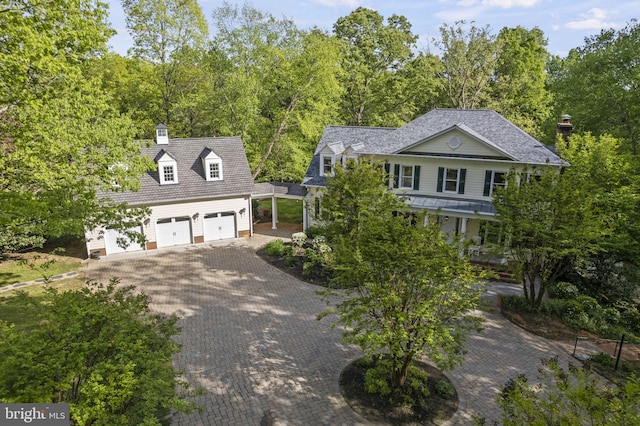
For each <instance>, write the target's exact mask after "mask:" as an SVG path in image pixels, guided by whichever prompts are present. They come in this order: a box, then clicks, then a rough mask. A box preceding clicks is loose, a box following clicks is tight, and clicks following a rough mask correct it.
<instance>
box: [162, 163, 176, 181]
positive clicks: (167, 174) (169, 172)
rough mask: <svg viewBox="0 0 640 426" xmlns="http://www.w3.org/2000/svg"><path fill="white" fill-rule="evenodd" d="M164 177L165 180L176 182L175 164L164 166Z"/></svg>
mask: <svg viewBox="0 0 640 426" xmlns="http://www.w3.org/2000/svg"><path fill="white" fill-rule="evenodd" d="M162 177H163V180H164V181H165V182H175V173H174V171H173V166H162Z"/></svg>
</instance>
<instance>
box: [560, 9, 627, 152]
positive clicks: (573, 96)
mask: <svg viewBox="0 0 640 426" xmlns="http://www.w3.org/2000/svg"><path fill="white" fill-rule="evenodd" d="M639 51H640V23H639V22H638V21H636V20H631V21H630V22H629V23H628V24H627V25H626V26H625V27H624V28H622V29H619V30H614V29H609V30H602V31H601V32H600V34H598V35H595V36H593V37H589V38H587V39H586V40H585V44H584V46H582V47H578V48H576V49H573V50H571V51H570V52H569V55H568V56H567V58H565V59H564V60H560V59H557V58H556V59H555V60H554V63H553V64H552V66H551V67H550V70H549V75H550V89H551V92H552V93H553V98H554V103H555V111H556V114H555V115H554V116H555V117H559V116H560V115H561V114H566V113H569V114H571V116H572V117H573V120H572V121H573V123H574V126H575V131H576V132H578V133H586V132H587V131H589V132H591V133H593V134H594V135H596V136H599V135H604V134H610V135H612V136H614V137H616V138H619V139H621V140H623V141H625V144H624V145H623V148H624V149H625V150H626V151H628V152H631V153H633V154H637V152H638V142H639V141H640V84H639V83H638V81H640V80H639V79H638V75H639V73H640V63H638V52H639Z"/></svg>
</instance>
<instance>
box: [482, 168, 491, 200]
mask: <svg viewBox="0 0 640 426" xmlns="http://www.w3.org/2000/svg"><path fill="white" fill-rule="evenodd" d="M491 175H492V173H491V170H487V171H486V172H484V193H483V195H484V196H485V197H488V196H489V194H490V193H491Z"/></svg>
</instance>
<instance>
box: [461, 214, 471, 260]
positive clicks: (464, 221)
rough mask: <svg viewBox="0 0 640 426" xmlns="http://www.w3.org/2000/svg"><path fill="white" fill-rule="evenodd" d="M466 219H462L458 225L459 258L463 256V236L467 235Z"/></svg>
mask: <svg viewBox="0 0 640 426" xmlns="http://www.w3.org/2000/svg"><path fill="white" fill-rule="evenodd" d="M467 220H469V219H467V218H466V217H463V218H462V223H461V224H460V243H461V245H460V257H462V256H464V241H465V239H466V238H465V234H466V233H467Z"/></svg>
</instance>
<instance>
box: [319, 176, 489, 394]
mask: <svg viewBox="0 0 640 426" xmlns="http://www.w3.org/2000/svg"><path fill="white" fill-rule="evenodd" d="M378 170H379V169H376V168H375V167H374V166H371V165H360V166H355V167H354V168H352V169H348V170H347V171H345V172H344V174H340V175H337V177H336V178H335V179H334V180H332V181H330V183H329V185H328V187H327V191H328V194H330V193H333V195H330V197H331V198H333V200H335V202H339V200H340V199H343V200H345V201H346V210H345V214H344V215H343V216H342V217H339V218H338V219H339V223H338V224H337V227H336V228H337V229H340V228H344V229H345V230H351V231H350V233H349V234H346V235H345V236H344V238H340V239H339V240H337V243H333V244H334V250H333V253H334V256H333V257H332V259H333V264H332V266H333V268H334V271H335V274H336V275H335V277H336V278H335V281H336V283H338V284H340V285H341V287H344V288H347V290H346V294H344V293H341V294H343V296H346V298H341V301H340V302H338V303H337V304H336V305H335V309H331V310H329V311H327V312H324V313H323V314H321V315H320V317H323V316H325V315H328V314H330V313H336V314H337V315H338V319H337V321H336V323H335V324H334V325H338V324H339V325H343V326H345V327H346V328H347V329H348V331H346V332H345V333H344V334H343V338H344V340H345V341H346V342H352V343H356V344H357V345H359V346H360V347H361V348H362V349H363V350H364V351H365V353H366V354H367V355H369V356H371V355H374V354H375V353H377V352H379V351H383V350H388V351H389V364H388V367H389V371H387V373H388V375H387V379H388V382H389V383H390V385H391V387H392V388H394V389H396V390H401V389H402V388H403V386H404V385H405V381H406V379H407V373H408V370H409V367H410V365H411V362H412V361H413V360H414V359H415V358H416V357H419V356H421V355H426V356H428V357H429V358H430V359H431V360H432V361H434V362H435V363H436V364H437V365H438V366H439V367H440V368H451V367H453V366H454V365H456V364H457V363H459V362H460V361H461V360H462V358H463V352H464V351H463V346H462V345H463V341H464V338H465V336H466V334H467V333H468V331H469V330H470V329H471V328H475V327H476V326H477V323H478V319H472V318H468V317H466V314H468V313H469V311H470V310H472V309H474V308H475V307H477V304H478V302H479V295H480V292H481V289H480V288H479V286H477V284H478V282H479V279H480V275H479V274H478V272H477V271H476V270H475V269H474V268H473V267H471V266H470V265H469V263H468V261H467V260H466V258H461V257H460V250H459V247H458V246H457V245H456V244H449V243H448V242H447V241H446V237H445V236H444V235H443V234H442V233H441V232H440V230H439V228H438V227H436V226H429V227H426V228H425V227H421V226H414V225H412V224H411V218H405V217H404V215H394V214H393V212H394V209H395V208H396V206H397V204H396V203H393V202H391V198H392V197H395V195H394V194H393V193H392V192H391V191H390V190H389V189H388V188H386V189H385V188H384V187H383V186H381V185H380V183H381V180H380V176H381V173H380V172H379V171H378ZM363 178H367V184H368V185H366V184H365V185H363V184H362V182H361V180H362V179H363ZM334 185H338V188H342V189H337V188H332V186H334ZM380 188H382V190H381V189H380ZM360 189H363V190H364V191H363V192H362V193H363V195H364V198H365V202H367V201H368V202H369V203H370V204H369V206H368V208H369V209H368V210H369V212H370V213H365V212H364V211H363V210H361V207H364V206H363V205H360V204H359V203H358V202H357V201H356V197H357V196H358V194H359V193H360ZM341 190H342V191H343V192H344V196H343V197H341V196H340V194H338V193H339V192H340V191H341ZM376 194H380V195H382V199H381V200H376V199H373V198H374V197H375V196H376ZM325 204H326V203H324V201H323V205H325ZM349 206H351V207H349ZM332 212H333V210H332ZM330 217H331V216H330ZM356 224H357V225H356ZM356 227H357V230H356ZM333 295H334V294H333V292H332V291H331V290H330V289H329V290H327V291H326V292H324V296H325V297H329V296H333ZM368 381H369V382H368V383H367V385H368V387H369V388H373V389H375V388H378V386H377V385H376V384H375V383H372V381H373V382H375V378H374V377H370V378H369V379H368ZM382 388H384V386H382Z"/></svg>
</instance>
